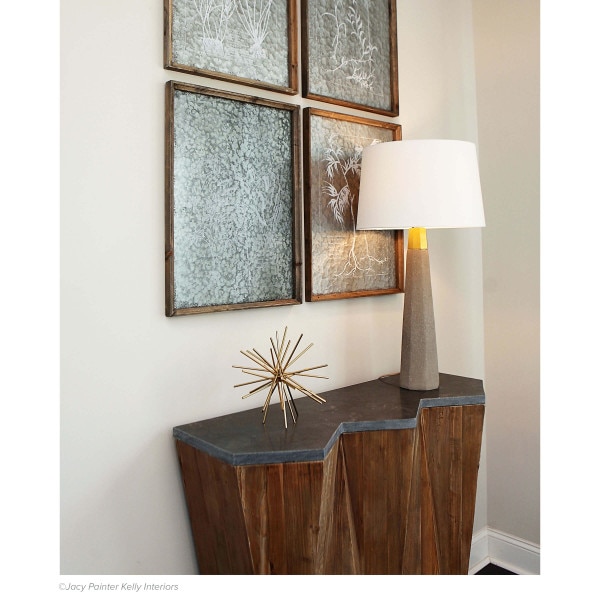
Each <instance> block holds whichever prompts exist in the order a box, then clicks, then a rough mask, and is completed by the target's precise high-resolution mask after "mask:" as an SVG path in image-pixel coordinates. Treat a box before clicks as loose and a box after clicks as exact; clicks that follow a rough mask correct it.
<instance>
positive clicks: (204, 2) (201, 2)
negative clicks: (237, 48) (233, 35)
mask: <svg viewBox="0 0 600 600" xmlns="http://www.w3.org/2000/svg"><path fill="white" fill-rule="evenodd" d="M193 3H194V8H195V9H196V13H197V19H198V21H199V22H200V27H201V30H202V46H203V48H204V50H205V51H206V52H208V53H210V54H217V55H222V54H223V53H224V51H225V47H224V45H223V42H224V40H225V36H226V35H227V26H228V25H229V20H230V19H231V17H232V15H233V11H234V10H235V2H234V0H221V2H218V1H217V0H193Z"/></svg>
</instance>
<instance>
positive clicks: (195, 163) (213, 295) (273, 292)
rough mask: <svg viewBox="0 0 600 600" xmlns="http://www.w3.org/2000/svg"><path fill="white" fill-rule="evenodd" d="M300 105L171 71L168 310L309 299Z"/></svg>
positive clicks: (207, 309)
mask: <svg viewBox="0 0 600 600" xmlns="http://www.w3.org/2000/svg"><path fill="white" fill-rule="evenodd" d="M299 136H300V109H299V107H297V106H294V105H291V104H285V103H282V102H276V101H272V100H267V99H262V98H256V97H251V96H246V95H242V94H237V93H233V92H225V91H220V90H214V89H211V88H206V87H200V86H195V85H191V84H186V83H178V82H174V81H169V82H167V84H166V135H165V155H166V156H165V171H166V173H165V174H166V177H165V261H166V263H165V282H166V285H165V304H166V314H167V316H176V315H184V314H193V313H206V312H215V311H225V310H235V309H243V308H255V307H266V306H279V305H286V304H299V303H301V302H302V278H301V267H302V258H301V246H302V240H301V227H302V213H301V203H300V200H299V198H300V156H299Z"/></svg>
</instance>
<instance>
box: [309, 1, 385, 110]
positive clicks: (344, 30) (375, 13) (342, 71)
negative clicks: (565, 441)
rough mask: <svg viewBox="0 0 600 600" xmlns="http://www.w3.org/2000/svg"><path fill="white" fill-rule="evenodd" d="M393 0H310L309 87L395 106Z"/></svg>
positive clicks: (316, 91)
mask: <svg viewBox="0 0 600 600" xmlns="http://www.w3.org/2000/svg"><path fill="white" fill-rule="evenodd" d="M388 6H389V2H388V0H315V1H314V2H313V1H312V0H309V1H308V8H307V10H308V36H309V41H308V44H309V48H310V50H309V53H308V54H309V56H308V72H309V80H310V83H309V86H310V89H309V93H310V94H313V95H317V96H324V97H329V98H336V99H340V100H346V101H349V102H352V103H354V104H360V105H364V106H369V107H372V108H374V109H382V110H386V109H390V105H391V91H390V79H391V77H390V69H391V65H390V23H389V15H388Z"/></svg>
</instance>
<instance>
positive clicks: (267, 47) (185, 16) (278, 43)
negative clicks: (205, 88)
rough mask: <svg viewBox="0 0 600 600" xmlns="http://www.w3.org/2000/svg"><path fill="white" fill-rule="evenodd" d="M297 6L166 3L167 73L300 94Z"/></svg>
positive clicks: (277, 1) (287, 0)
mask: <svg viewBox="0 0 600 600" xmlns="http://www.w3.org/2000/svg"><path fill="white" fill-rule="evenodd" d="M296 7H297V4H296V0H164V67H165V68H166V69H171V70H173V71H180V72H182V73H191V74H192V75H201V76H204V77H211V78H214V79H220V80H223V81H231V82H234V83H241V84H245V85H250V86H254V87H257V88H261V89H265V90H271V91H276V92H281V93H284V94H292V95H293V94H296V93H298V27H297V18H296V10H297V9H296Z"/></svg>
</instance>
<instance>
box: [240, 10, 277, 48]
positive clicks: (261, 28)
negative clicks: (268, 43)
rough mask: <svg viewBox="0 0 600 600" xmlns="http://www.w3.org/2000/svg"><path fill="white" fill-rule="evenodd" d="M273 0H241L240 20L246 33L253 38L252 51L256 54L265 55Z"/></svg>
mask: <svg viewBox="0 0 600 600" xmlns="http://www.w3.org/2000/svg"><path fill="white" fill-rule="evenodd" d="M272 4H273V0H253V1H252V2H249V0H244V1H243V2H242V1H240V2H239V6H238V11H239V14H240V20H241V22H242V25H243V27H244V30H245V31H246V33H247V34H248V35H249V36H250V39H251V40H252V45H251V46H250V52H251V53H252V54H253V55H254V56H258V57H263V56H264V54H265V51H264V49H263V47H262V44H263V42H264V41H265V38H266V37H267V33H268V31H269V18H270V16H271V5H272Z"/></svg>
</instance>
